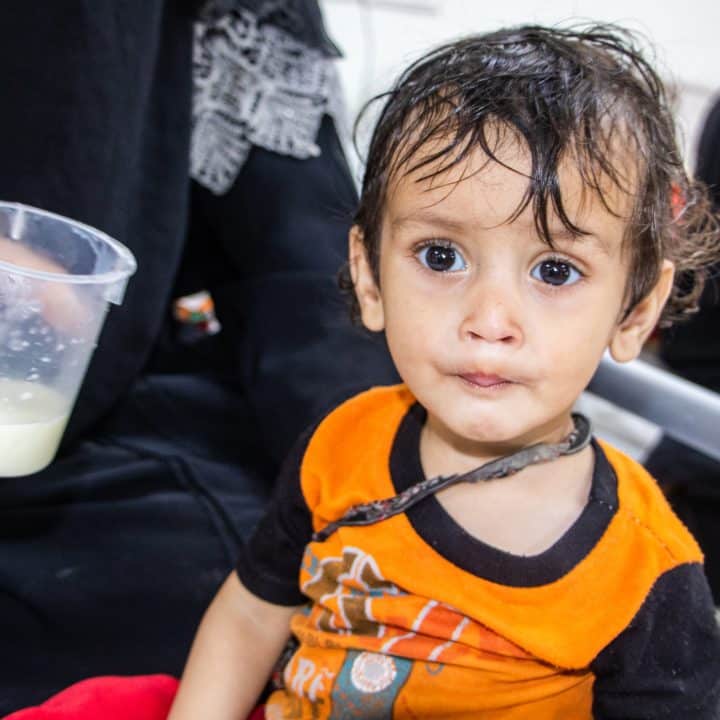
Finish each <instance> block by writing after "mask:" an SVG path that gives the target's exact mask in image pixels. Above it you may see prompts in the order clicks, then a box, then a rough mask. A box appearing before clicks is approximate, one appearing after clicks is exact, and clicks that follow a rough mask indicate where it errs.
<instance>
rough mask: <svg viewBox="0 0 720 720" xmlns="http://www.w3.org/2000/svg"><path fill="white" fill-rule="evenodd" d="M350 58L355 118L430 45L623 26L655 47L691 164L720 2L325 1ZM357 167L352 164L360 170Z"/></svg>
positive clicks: (348, 80)
mask: <svg viewBox="0 0 720 720" xmlns="http://www.w3.org/2000/svg"><path fill="white" fill-rule="evenodd" d="M320 4H321V7H322V10H323V14H324V16H325V21H326V23H327V27H328V30H329V32H330V34H331V36H332V37H333V38H334V40H335V41H336V42H337V44H338V45H339V46H340V47H341V49H342V50H343V52H344V54H345V58H344V59H343V60H342V61H340V72H341V77H342V82H343V87H344V90H345V94H346V99H347V104H348V110H349V116H350V119H351V120H352V119H354V117H355V115H356V114H357V111H358V109H359V108H360V106H361V105H362V103H363V102H364V101H365V100H367V99H368V98H369V97H371V96H372V95H374V94H376V93H377V92H380V91H382V90H383V89H385V88H386V87H387V86H388V85H389V84H390V83H391V82H392V80H393V79H394V77H395V76H396V75H397V74H398V73H399V72H400V71H401V70H402V69H403V68H404V67H405V66H406V65H407V64H408V62H410V61H411V60H413V59H415V58H416V57H418V56H419V55H420V54H422V52H423V51H424V50H426V49H427V48H429V47H430V46H432V45H435V44H438V43H440V42H444V41H447V40H449V39H451V38H454V37H458V36H460V35H465V34H468V33H470V32H483V31H488V30H494V29H497V28H498V27H501V26H503V25H513V24H519V23H531V22H537V23H542V24H554V23H559V22H566V21H572V20H588V19H591V20H599V21H604V22H605V21H611V22H618V23H621V24H623V25H627V26H629V27H631V28H632V29H634V30H638V31H640V32H642V33H643V34H644V35H645V36H646V37H647V38H648V39H649V40H650V42H651V43H652V45H653V46H654V48H655V52H656V55H657V60H658V65H659V67H660V70H661V74H662V76H663V77H664V78H665V80H666V82H668V83H669V84H670V85H672V86H673V87H674V88H676V91H677V97H678V101H677V103H676V107H677V116H678V121H679V124H680V129H681V139H682V142H683V146H684V148H685V152H686V157H687V161H688V166H689V167H692V166H693V165H694V153H695V143H696V142H697V135H698V132H699V129H700V126H701V124H702V121H703V119H704V114H705V112H706V111H707V109H708V105H709V103H710V101H711V99H712V98H713V96H714V95H715V94H717V93H719V92H720V0H685V2H683V1H682V0H675V1H673V2H671V1H670V0H655V1H653V0H603V1H602V2H597V0H594V1H593V0H545V1H544V2H542V1H541V0H502V1H501V2H486V1H485V0H320ZM358 165H359V163H358V162H357V161H354V167H355V169H356V172H357V171H358Z"/></svg>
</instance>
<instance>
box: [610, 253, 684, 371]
mask: <svg viewBox="0 0 720 720" xmlns="http://www.w3.org/2000/svg"><path fill="white" fill-rule="evenodd" d="M674 277H675V266H674V265H673V263H672V262H670V260H663V264H662V266H661V268H660V277H659V278H658V281H657V283H655V287H654V288H653V289H652V290H651V291H650V292H649V293H648V294H647V295H646V296H645V297H644V298H643V299H642V300H641V301H640V302H639V303H638V304H637V305H636V306H635V307H634V308H633V309H632V310H631V312H630V314H629V315H628V316H627V317H626V318H625V319H624V320H623V321H622V322H621V323H620V324H619V325H618V326H617V328H616V329H615V332H614V333H613V336H612V338H611V340H610V344H609V346H608V348H609V350H610V354H611V355H612V357H613V359H614V360H616V361H617V362H628V361H630V360H634V359H635V358H636V357H637V356H638V355H639V354H640V350H642V346H643V344H644V343H645V341H646V340H647V339H648V336H649V335H650V333H651V332H652V331H653V328H654V327H655V325H656V324H657V321H658V319H659V318H660V313H661V312H662V309H663V307H664V306H665V302H666V301H667V299H668V297H669V296H670V292H671V290H672V287H673V279H674Z"/></svg>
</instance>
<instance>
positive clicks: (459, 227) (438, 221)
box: [390, 209, 610, 255]
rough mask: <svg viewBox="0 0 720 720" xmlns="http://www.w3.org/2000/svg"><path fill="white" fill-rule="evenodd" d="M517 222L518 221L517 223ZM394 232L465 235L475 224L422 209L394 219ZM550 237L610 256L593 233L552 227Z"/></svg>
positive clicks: (598, 237) (531, 224)
mask: <svg viewBox="0 0 720 720" xmlns="http://www.w3.org/2000/svg"><path fill="white" fill-rule="evenodd" d="M516 222H517V221H516ZM390 224H391V226H392V228H393V230H398V229H402V228H403V227H405V226H406V225H426V226H431V227H434V228H438V229H441V230H445V231H448V232H455V233H463V232H468V231H470V230H472V228H473V226H474V223H473V222H471V221H464V220H458V219H457V218H454V217H451V216H449V215H445V214H443V213H441V212H437V211H436V210H432V209H422V210H417V211H415V212H411V213H408V214H407V215H401V216H400V217H397V218H393V220H392V222H391V223H390ZM528 231H529V232H534V233H537V228H536V227H535V224H534V223H532V222H531V223H529V224H528ZM550 236H551V238H552V240H553V242H563V243H567V242H580V243H582V244H584V245H592V246H594V247H596V248H597V249H598V250H600V251H601V252H603V253H604V254H606V255H607V254H609V252H610V251H609V247H608V245H607V243H606V242H605V241H604V240H603V238H602V237H600V236H598V235H597V234H595V233H593V232H588V233H587V234H579V233H576V232H573V231H572V230H570V229H569V228H566V227H551V228H550Z"/></svg>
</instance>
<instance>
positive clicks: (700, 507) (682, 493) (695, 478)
mask: <svg viewBox="0 0 720 720" xmlns="http://www.w3.org/2000/svg"><path fill="white" fill-rule="evenodd" d="M696 175H697V177H698V178H699V179H700V180H702V181H703V182H705V183H706V184H707V185H708V186H709V187H710V190H711V193H712V197H713V200H714V204H715V207H716V208H718V210H720V100H718V101H717V102H716V103H715V105H714V106H713V107H712V109H711V110H710V112H709V114H708V116H707V119H706V121H705V125H704V126H703V131H702V134H701V138H700V143H699V146H698V157H697V168H696ZM719 275H720V267H715V269H714V270H713V272H712V277H711V279H710V281H709V282H708V283H707V285H706V287H705V289H704V291H703V295H702V298H701V301H700V311H699V312H698V313H696V314H695V315H693V316H692V317H691V318H689V319H688V320H687V321H686V322H683V323H679V324H678V325H677V326H674V327H672V328H670V329H669V330H668V331H666V332H665V333H664V334H663V336H662V340H661V347H660V355H661V357H662V358H663V360H664V361H665V362H666V363H667V364H668V365H669V367H670V368H671V369H672V370H673V371H674V372H676V373H678V375H681V376H682V377H684V378H686V379H687V380H690V381H692V382H696V383H699V384H700V385H704V386H705V387H708V388H710V389H711V390H714V391H715V392H720V277H719ZM645 464H646V466H647V468H648V470H649V471H650V472H651V473H652V474H653V475H654V476H655V477H656V478H658V480H659V481H660V482H661V483H662V485H663V486H664V487H665V488H666V491H667V495H668V499H669V500H670V502H671V503H672V506H673V508H674V509H675V511H676V512H677V514H678V515H679V516H680V517H681V518H682V520H683V521H684V522H685V524H686V525H687V526H688V527H689V528H690V530H691V531H692V533H693V535H695V537H696V538H697V540H698V542H699V543H700V545H701V546H702V549H703V551H704V552H705V556H706V561H705V562H706V570H707V576H708V579H709V581H710V586H711V588H712V590H713V595H714V597H715V602H716V604H718V605H720V523H719V522H718V519H719V518H720V463H718V462H717V461H715V460H711V459H710V458H708V457H706V456H705V455H703V454H701V453H699V452H697V451H695V450H692V449H691V448H688V447H687V446H685V445H683V444H682V443H680V442H677V441H676V440H673V439H672V438H668V437H663V439H662V440H661V442H660V444H659V445H658V446H657V447H656V448H655V449H654V450H653V452H652V453H651V454H650V456H649V457H648V459H647V461H646V463H645Z"/></svg>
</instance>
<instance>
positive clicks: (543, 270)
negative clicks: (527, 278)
mask: <svg viewBox="0 0 720 720" xmlns="http://www.w3.org/2000/svg"><path fill="white" fill-rule="evenodd" d="M530 275H532V277H534V278H535V279H536V280H539V281H540V282H543V283H546V284H547V285H572V284H574V283H576V282H577V281H578V280H580V279H581V278H582V273H581V272H580V271H579V270H578V269H577V268H576V267H575V266H574V265H572V264H570V263H569V262H567V261H565V260H556V259H553V258H550V259H549V260H543V261H542V262H539V263H538V264H537V265H535V267H534V268H533V269H532V270H531V271H530Z"/></svg>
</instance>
